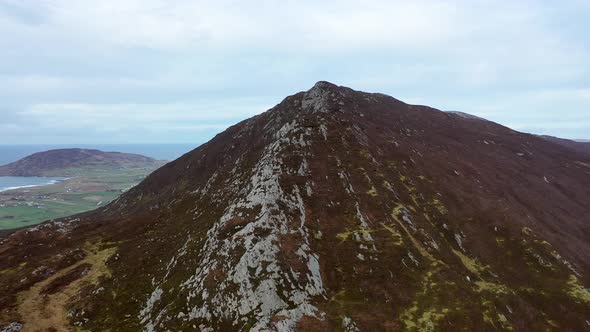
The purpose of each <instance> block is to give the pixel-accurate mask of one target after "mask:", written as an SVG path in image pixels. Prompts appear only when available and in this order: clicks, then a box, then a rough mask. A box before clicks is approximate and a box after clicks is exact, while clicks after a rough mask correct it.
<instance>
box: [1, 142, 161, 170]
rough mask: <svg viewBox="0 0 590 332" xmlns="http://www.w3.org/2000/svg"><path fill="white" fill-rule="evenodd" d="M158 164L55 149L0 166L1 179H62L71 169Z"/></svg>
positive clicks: (128, 156) (137, 158) (95, 152)
mask: <svg viewBox="0 0 590 332" xmlns="http://www.w3.org/2000/svg"><path fill="white" fill-rule="evenodd" d="M157 163H161V162H160V161H157V160H155V159H153V158H150V157H146V156H142V155H138V154H130V153H121V152H103V151H100V150H92V149H58V150H49V151H45V152H39V153H35V154H32V155H30V156H28V157H25V158H23V159H20V160H18V161H16V162H13V163H10V164H8V165H4V166H0V176H46V175H52V176H55V175H64V176H65V175H68V174H60V172H61V171H64V170H67V169H72V168H85V167H86V168H88V167H93V168H105V167H107V168H112V167H115V168H129V167H142V166H145V165H155V164H157ZM66 173H67V172H66Z"/></svg>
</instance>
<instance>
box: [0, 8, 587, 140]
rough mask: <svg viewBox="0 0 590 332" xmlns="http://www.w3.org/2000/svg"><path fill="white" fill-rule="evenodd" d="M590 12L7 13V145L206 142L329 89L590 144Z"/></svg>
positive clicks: (0, 87) (3, 88) (0, 100)
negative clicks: (327, 85)
mask: <svg viewBox="0 0 590 332" xmlns="http://www.w3.org/2000/svg"><path fill="white" fill-rule="evenodd" d="M588 22H590V1H587V0H579V1H499V0H493V1H492V0H491V1H476V0H468V1H467V0H466V1H392V0H382V1H381V0H362V1H349V0H339V1H330V0H325V1H313V0H310V1H307V0H303V1H302V0H297V1H290V0H277V1H270V0H269V1H223V0H216V1H195V0H190V1H182V0H177V1H170V0H162V1H160V0H101V1H95V0H88V1H82V0H80V1H78V0H77V1H72V0H30V1H26V0H0V50H1V51H0V144H19V143H27V144H29V143H30V144H39V143H43V144H48V143H55V144H63V143H67V144H70V143H87V144H93V143H142V142H146V143H151V142H160V143H166V142H168V143H173V142H190V143H202V142H205V141H207V140H208V139H209V138H211V137H212V136H213V135H214V134H216V133H217V132H219V131H221V130H223V129H224V128H226V127H228V126H229V125H231V124H234V123H235V122H237V121H239V120H242V119H245V118H248V117H250V116H252V115H254V114H257V113H260V112H263V111H265V110H266V109H268V108H270V107H272V106H274V105H275V104H277V103H278V102H280V101H281V100H282V99H283V98H284V97H285V96H287V95H290V94H293V93H296V92H298V91H302V90H307V89H309V88H310V87H311V86H312V85H313V84H314V83H315V82H316V81H319V80H327V81H331V82H333V83H336V84H339V85H345V86H349V87H352V88H354V89H357V90H365V91H370V92H382V93H386V94H389V95H392V96H394V97H396V98H398V99H401V100H403V101H405V102H408V103H415V104H425V105H429V106H432V107H435V108H438V109H442V110H454V111H462V112H467V113H471V114H475V115H478V116H482V117H485V118H488V119H490V120H493V121H496V122H499V123H502V124H504V125H508V126H510V127H512V128H514V129H517V130H520V131H526V132H533V133H539V134H551V135H556V136H561V137H566V138H590V33H589V31H590V24H589V23H588Z"/></svg>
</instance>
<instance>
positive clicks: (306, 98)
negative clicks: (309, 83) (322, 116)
mask: <svg viewBox="0 0 590 332" xmlns="http://www.w3.org/2000/svg"><path fill="white" fill-rule="evenodd" d="M336 90H339V91H338V92H339V93H338V94H337V93H336ZM342 90H343V88H342V87H339V86H337V85H335V84H332V83H330V82H326V81H319V82H317V83H316V84H315V85H314V86H313V87H312V88H311V89H309V90H307V91H306V92H305V93H304V95H303V99H302V100H301V108H302V109H303V110H304V111H309V112H311V113H315V112H323V113H326V112H328V110H329V107H328V106H329V102H330V99H331V100H332V101H337V100H336V97H337V96H338V95H340V96H342V95H343V93H342ZM330 97H332V98H330Z"/></svg>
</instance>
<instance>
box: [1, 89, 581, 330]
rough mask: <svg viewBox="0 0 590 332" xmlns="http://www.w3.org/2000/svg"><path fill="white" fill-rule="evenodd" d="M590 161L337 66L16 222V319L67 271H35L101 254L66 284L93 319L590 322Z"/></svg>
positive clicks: (6, 281)
mask: <svg viewBox="0 0 590 332" xmlns="http://www.w3.org/2000/svg"><path fill="white" fill-rule="evenodd" d="M519 153H520V154H522V156H521V155H519ZM589 165H590V160H589V157H587V156H584V155H577V154H575V153H574V152H572V151H571V150H566V149H562V148H560V147H559V146H557V145H554V144H550V143H547V142H545V141H544V140H541V139H539V138H536V137H533V136H530V135H525V134H520V133H517V132H514V131H511V130H509V129H507V128H504V127H501V126H499V125H496V124H494V123H492V122H488V121H481V120H479V119H472V118H463V117H458V116H455V115H451V114H445V113H443V112H439V111H437V110H433V109H430V108H427V107H422V106H412V105H407V104H404V103H403V102H400V101H398V100H396V99H393V98H391V97H389V96H385V95H381V94H369V93H362V92H358V91H354V90H351V89H348V88H343V87H338V86H336V85H333V84H331V83H328V82H318V83H317V84H316V85H315V86H314V87H313V88H312V89H310V90H309V91H307V92H302V93H298V94H296V95H293V96H290V97H287V98H286V99H285V100H284V101H283V102H281V103H280V104H279V105H277V106H275V107H274V108H273V109H271V110H269V111H267V112H266V113H263V114H261V115H258V116H256V117H253V118H251V119H248V120H246V121H243V122H241V123H239V124H237V125H235V126H233V127H231V128H229V129H228V130H227V131H225V132H223V133H221V134H219V135H218V136H216V137H215V138H214V139H213V140H211V141H210V142H208V143H207V144H205V145H203V146H201V147H199V148H198V149H196V150H194V151H192V152H191V153H189V154H187V155H185V156H183V157H181V158H179V159H178V160H176V161H174V162H172V163H169V164H168V165H166V166H164V167H163V168H162V169H160V170H159V171H157V172H155V173H154V174H152V175H151V176H149V177H148V178H147V179H146V180H145V181H144V182H143V183H141V184H140V185H139V186H137V187H136V188H134V189H133V190H131V191H129V192H128V193H126V194H125V195H123V196H122V197H120V198H119V199H118V200H117V201H116V202H114V203H112V204H111V205H109V206H107V207H105V208H103V209H100V210H97V211H96V212H93V213H90V214H86V215H82V216H79V217H77V218H76V219H72V220H61V221H59V222H55V223H47V224H44V225H41V226H38V227H36V228H32V229H29V230H23V231H19V232H16V233H14V234H12V235H6V236H4V238H3V239H2V240H1V241H2V242H0V269H2V272H1V273H0V287H1V289H0V291H1V292H0V293H1V294H5V295H2V297H0V308H1V309H2V310H3V311H2V313H1V316H0V323H4V322H5V323H4V324H5V325H7V324H9V323H11V322H17V321H18V322H21V323H24V326H25V327H26V326H27V324H28V322H27V321H26V319H27V318H26V317H24V316H23V315H22V314H21V313H22V312H23V311H22V308H21V305H20V304H19V301H18V298H19V296H21V295H19V294H22V292H23V291H24V290H26V289H28V288H29V287H34V285H36V284H38V283H39V282H43V280H47V278H52V277H51V276H50V275H48V276H46V277H43V276H42V275H43V274H40V273H37V274H35V276H36V277H35V278H36V279H30V280H29V279H26V280H24V281H20V280H21V279H22V278H23V277H25V276H28V275H29V274H30V272H31V271H52V275H55V276H59V275H66V274H64V273H65V272H64V271H66V272H67V271H68V270H67V269H68V268H70V269H71V268H72V266H76V265H75V264H82V263H84V264H88V265H90V267H89V271H95V272H92V273H95V275H99V276H100V277H97V278H95V279H96V280H90V279H91V278H90V277H88V275H86V277H85V278H86V282H85V283H81V282H78V283H76V281H71V280H70V279H71V278H66V279H64V280H67V281H68V282H70V284H67V285H62V284H60V287H63V288H60V289H64V291H65V292H70V293H72V294H76V295H75V296H73V297H72V299H71V300H70V301H69V302H68V303H62V305H63V306H64V310H63V311H64V312H66V313H67V315H65V317H63V321H66V322H69V324H71V325H75V326H79V327H82V328H85V329H90V330H104V329H113V330H117V329H119V330H123V329H131V330H144V331H167V330H183V329H184V330H201V331H268V330H271V331H326V330H344V331H376V330H379V331H397V330H456V329H457V328H458V327H464V328H465V329H467V330H493V329H500V330H502V329H505V330H509V329H513V330H523V331H525V330H545V329H566V328H571V329H575V330H583V329H586V328H588V327H589V325H587V324H588V321H587V320H588V319H589V317H590V293H588V290H587V289H586V288H585V286H584V285H588V282H589V281H590V280H589V277H588V273H589V272H590V271H589V270H590V269H589V267H590V257H589V255H590V243H589V242H588V238H589V236H588V235H589V233H588V223H589V222H590V220H588V218H589V216H590V206H589V205H588V204H587V202H589V201H590V166H589ZM547 179H551V180H550V181H548V180H547ZM76 248H78V251H75V249H76ZM79 248H96V249H93V250H94V251H92V250H89V249H84V250H85V252H86V255H85V256H84V255H82V256H80V257H79V258H77V260H76V259H71V258H68V260H66V259H65V258H66V256H67V255H66V253H71V252H79V251H80V250H81V249H79ZM103 253H108V254H109V255H110V256H109V258H108V259H106V258H105V256H104V255H105V254H103ZM60 257H61V258H60ZM67 257H74V256H72V255H69V256H67ZM76 257H78V256H76ZM92 257H102V258H101V260H100V261H99V260H94V261H93V260H92V259H91V258H92ZM105 259H106V261H105ZM97 262H106V265H104V264H103V263H100V264H98V263H97ZM103 265H104V266H103ZM84 266H86V265H84ZM92 266H94V267H95V268H94V270H93V269H92ZM99 266H100V267H101V268H98V267H99ZM92 273H90V274H89V275H94V274H92ZM67 275H68V276H71V275H72V274H67ZM54 278H55V277H54ZM45 282H47V281H45ZM74 287H76V288H75V289H74ZM51 300H52V301H53V302H52V303H60V302H59V301H56V300H57V299H56V298H51ZM0 326H2V325H0Z"/></svg>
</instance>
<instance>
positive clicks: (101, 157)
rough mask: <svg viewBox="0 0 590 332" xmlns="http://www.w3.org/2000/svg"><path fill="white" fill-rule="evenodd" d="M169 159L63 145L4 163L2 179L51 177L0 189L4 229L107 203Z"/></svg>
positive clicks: (1, 226) (0, 222)
mask: <svg viewBox="0 0 590 332" xmlns="http://www.w3.org/2000/svg"><path fill="white" fill-rule="evenodd" d="M165 163H166V162H165V161H161V160H156V159H153V158H150V157H146V156H142V155H138V154H129V153H121V152H103V151H100V150H92V149H59V150H49V151H45V152H39V153H35V154H32V155H30V156H28V157H25V158H23V159H20V160H18V161H16V162H14V163H11V164H8V165H4V166H0V179H1V178H2V177H43V178H47V179H48V181H46V182H45V183H41V182H40V181H38V182H39V183H40V184H39V186H33V187H31V186H26V187H21V188H16V189H12V190H5V191H0V230H2V229H12V228H18V227H23V226H29V225H34V224H38V223H41V222H43V221H45V220H50V219H55V218H61V217H66V216H69V215H72V214H76V213H80V212H84V211H89V210H92V209H95V208H97V207H100V206H102V205H105V204H107V203H109V202H111V201H112V200H114V199H116V198H117V197H118V196H119V195H120V194H121V193H123V192H125V191H126V190H128V189H130V188H131V187H133V186H135V185H136V184H137V183H139V182H140V181H141V180H143V179H144V178H145V177H146V176H147V175H149V174H150V173H151V172H153V171H154V170H156V169H157V168H159V167H160V166H162V165H164V164H165ZM55 179H58V180H55ZM49 181H50V182H51V183H50V184H47V182H49ZM34 183H37V182H34Z"/></svg>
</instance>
